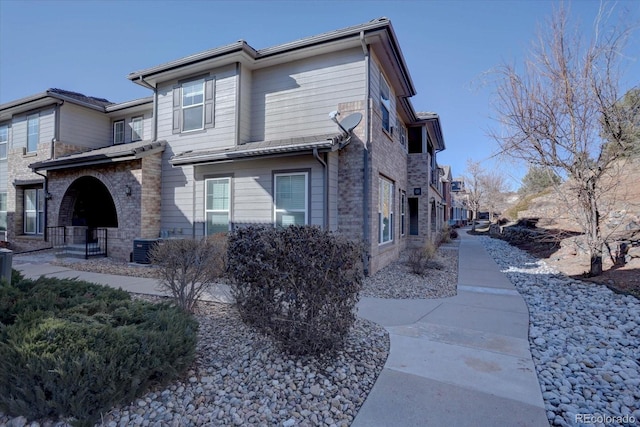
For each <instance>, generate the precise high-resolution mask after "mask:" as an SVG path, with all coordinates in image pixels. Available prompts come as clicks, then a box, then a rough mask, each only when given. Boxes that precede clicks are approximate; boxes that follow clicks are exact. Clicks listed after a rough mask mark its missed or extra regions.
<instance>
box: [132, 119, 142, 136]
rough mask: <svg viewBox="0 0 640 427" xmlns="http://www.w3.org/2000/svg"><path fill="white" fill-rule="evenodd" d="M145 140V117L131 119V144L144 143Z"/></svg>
mask: <svg viewBox="0 0 640 427" xmlns="http://www.w3.org/2000/svg"><path fill="white" fill-rule="evenodd" d="M143 138H144V117H142V116H137V117H132V118H131V142H134V141H142V139H143Z"/></svg>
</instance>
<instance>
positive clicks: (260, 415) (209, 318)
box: [0, 296, 389, 427]
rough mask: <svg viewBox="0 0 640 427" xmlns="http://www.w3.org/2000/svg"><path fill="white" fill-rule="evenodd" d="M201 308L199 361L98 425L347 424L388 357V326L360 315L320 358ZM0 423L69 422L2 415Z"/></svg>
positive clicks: (224, 313)
mask: <svg viewBox="0 0 640 427" xmlns="http://www.w3.org/2000/svg"><path fill="white" fill-rule="evenodd" d="M138 297H140V298H144V299H151V300H154V299H158V297H149V296H138ZM198 311H199V312H198V314H197V315H196V317H197V319H198V321H199V323H200V329H199V332H198V334H199V339H198V344H197V356H196V361H195V363H194V365H193V366H192V367H191V368H190V370H189V371H188V372H187V373H186V375H185V376H184V378H182V379H181V380H178V381H174V382H172V383H171V384H169V385H168V386H167V387H163V388H157V389H153V390H151V391H150V392H149V393H147V394H146V395H144V396H142V397H141V398H139V399H136V400H135V401H134V402H131V404H130V405H128V406H121V407H117V408H115V409H113V410H111V411H110V412H108V413H106V414H104V416H103V421H102V423H101V424H100V425H103V426H108V427H118V426H130V425H132V426H138V425H140V426H176V427H177V426H205V425H221V426H222V425H224V426H233V425H236V426H243V425H256V426H272V425H280V426H293V425H296V426H311V425H314V426H315V425H326V426H349V425H350V424H351V422H352V421H353V419H354V417H355V415H356V414H357V412H358V409H359V408H360V406H362V404H363V403H364V400H365V399H366V397H367V395H368V394H369V392H370V390H371V388H372V387H373V385H374V383H375V381H376V379H377V377H378V375H379V374H380V371H381V370H382V367H383V366H384V363H385V362H386V360H387V356H388V350H389V336H388V334H387V332H386V331H385V330H384V328H382V327H380V326H378V325H376V324H374V323H372V322H369V321H366V320H363V319H357V320H356V323H355V325H354V327H353V328H352V330H351V332H350V334H349V335H348V338H347V340H346V345H345V348H344V349H343V350H342V351H340V352H338V353H337V356H336V357H335V359H333V360H328V359H327V360H323V359H321V358H312V357H306V358H292V357H289V356H287V355H286V354H283V353H282V352H281V351H279V350H278V349H277V348H276V346H274V344H272V342H271V340H270V339H268V338H267V337H265V336H264V335H262V334H260V333H258V332H256V331H254V330H253V329H251V328H249V327H247V326H245V325H244V323H242V321H241V320H240V317H239V314H238V312H237V310H236V309H235V308H234V307H233V306H230V305H226V304H218V303H200V304H199V306H198ZM25 423H26V424H25ZM0 425H17V426H24V425H30V426H32V427H37V426H42V427H44V426H47V427H49V426H56V427H62V426H66V425H67V424H66V423H65V422H63V421H57V422H56V421H52V420H40V421H39V422H33V423H28V422H27V420H26V419H25V418H24V417H18V418H9V417H6V416H2V414H0Z"/></svg>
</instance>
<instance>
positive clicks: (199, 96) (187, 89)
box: [182, 80, 204, 132]
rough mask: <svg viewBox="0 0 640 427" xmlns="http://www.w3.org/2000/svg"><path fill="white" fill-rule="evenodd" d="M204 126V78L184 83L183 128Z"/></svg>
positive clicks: (196, 128)
mask: <svg viewBox="0 0 640 427" xmlns="http://www.w3.org/2000/svg"><path fill="white" fill-rule="evenodd" d="M203 128H204V80H196V81H195V82H190V83H185V84H183V85H182V130H183V131H185V132H186V131H190V130H200V129H203Z"/></svg>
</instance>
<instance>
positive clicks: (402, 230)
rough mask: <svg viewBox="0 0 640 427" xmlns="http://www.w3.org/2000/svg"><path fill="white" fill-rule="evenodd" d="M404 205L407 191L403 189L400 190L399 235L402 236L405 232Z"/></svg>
mask: <svg viewBox="0 0 640 427" xmlns="http://www.w3.org/2000/svg"><path fill="white" fill-rule="evenodd" d="M406 205H407V193H406V192H405V191H404V190H400V236H402V237H404V235H405V234H406V225H405V222H404V221H405V219H406Z"/></svg>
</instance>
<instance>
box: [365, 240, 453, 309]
mask: <svg viewBox="0 0 640 427" xmlns="http://www.w3.org/2000/svg"><path fill="white" fill-rule="evenodd" d="M459 244H460V241H459V240H457V241H456V240H454V241H452V242H450V243H447V244H444V245H441V246H440V247H439V248H438V251H437V252H436V256H435V257H434V259H433V260H432V262H431V263H430V267H432V268H428V269H427V270H426V274H425V275H423V276H420V275H417V274H414V273H412V272H411V268H410V267H409V266H408V265H407V258H408V255H409V254H408V251H405V252H403V253H402V254H401V255H400V259H399V260H398V261H396V262H393V263H391V264H390V265H389V266H387V267H385V268H383V269H382V270H380V271H378V272H377V273H376V274H375V275H373V276H371V277H367V278H365V280H364V285H363V288H362V291H361V292H360V296H363V297H374V298H397V299H425V298H445V297H451V296H454V295H456V293H457V289H458V246H459Z"/></svg>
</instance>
